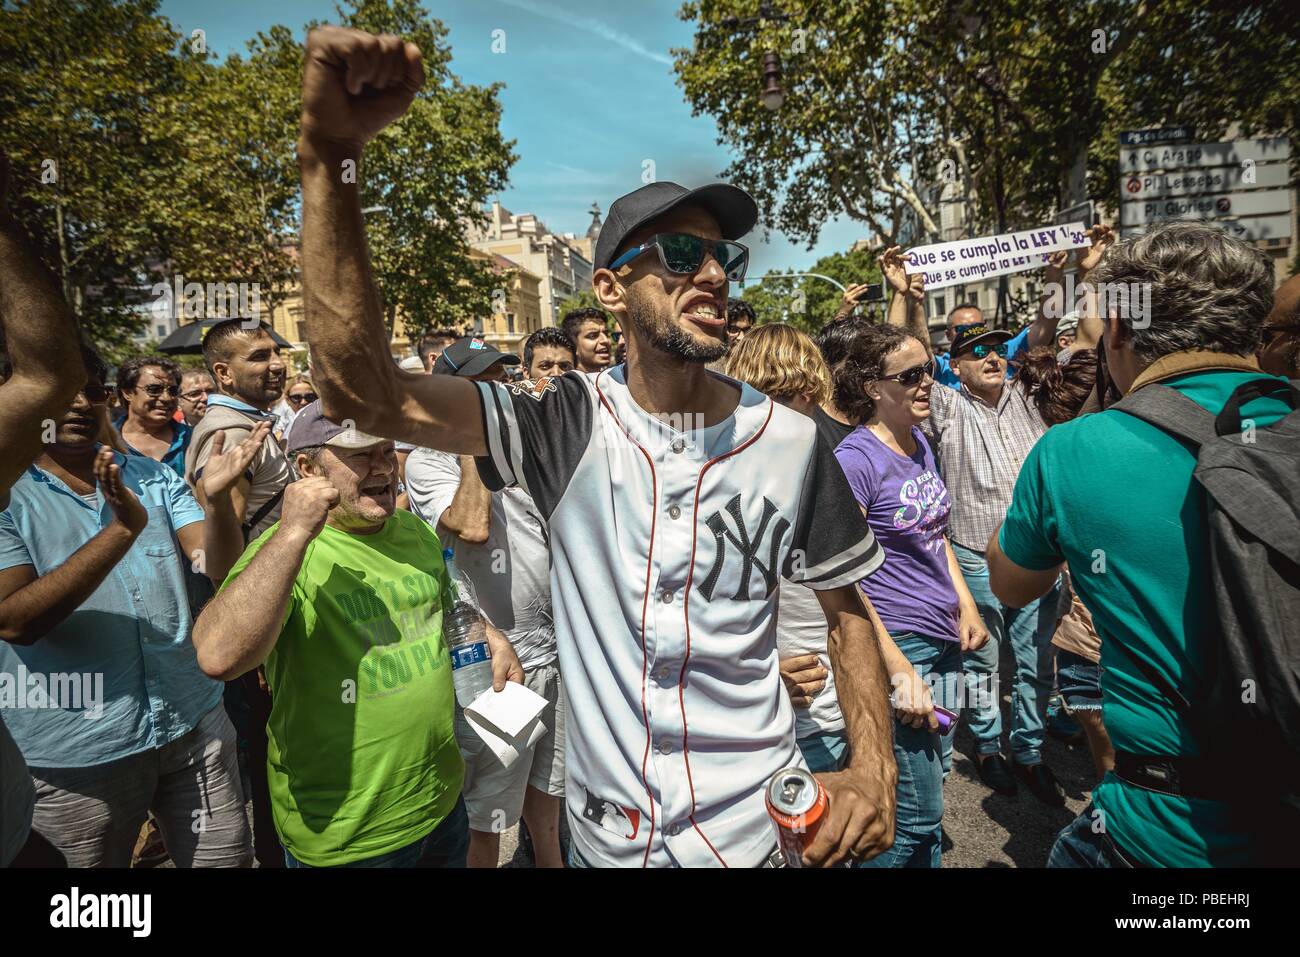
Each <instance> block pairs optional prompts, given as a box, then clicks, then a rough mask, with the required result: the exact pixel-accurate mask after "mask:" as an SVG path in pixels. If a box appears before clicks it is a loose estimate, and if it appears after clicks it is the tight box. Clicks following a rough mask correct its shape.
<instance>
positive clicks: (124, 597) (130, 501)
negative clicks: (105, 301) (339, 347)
mask: <svg viewBox="0 0 1300 957" xmlns="http://www.w3.org/2000/svg"><path fill="white" fill-rule="evenodd" d="M90 360H92V361H89V362H88V366H87V370H86V372H87V382H86V385H85V386H84V387H83V388H82V390H81V392H80V393H78V395H77V397H76V398H75V399H74V400H73V402H72V405H71V408H69V409H68V411H67V412H66V413H65V414H64V415H63V416H62V418H61V419H59V420H58V422H57V424H56V426H55V436H54V442H53V443H51V444H50V445H49V446H47V448H46V450H45V451H44V452H42V453H41V455H40V456H38V457H37V459H36V463H35V464H34V465H33V466H31V467H30V468H29V469H28V470H27V472H26V474H24V475H23V476H22V477H21V478H19V479H18V481H17V482H15V483H14V485H13V488H12V490H11V491H10V501H9V507H8V509H7V510H5V511H4V512H3V513H0V639H3V644H0V709H3V711H4V717H5V723H6V724H7V726H8V728H9V730H10V731H11V732H12V734H13V737H14V740H15V741H16V742H17V744H18V747H19V749H20V750H21V751H22V753H23V756H24V758H25V759H26V761H27V764H28V765H29V767H30V768H31V772H32V776H33V777H34V779H35V783H36V805H35V810H34V815H33V827H34V828H35V829H36V830H38V831H39V832H40V833H41V834H43V835H44V836H45V838H46V839H48V840H49V841H50V842H51V843H52V844H53V845H54V846H55V847H57V848H58V849H59V850H60V851H61V852H62V853H63V855H64V856H65V857H66V859H67V861H68V863H69V864H70V865H72V866H110V867H112V866H118V867H125V866H127V865H128V864H129V863H130V855H131V850H132V847H133V845H134V842H135V838H136V836H137V834H138V833H139V830H140V826H141V825H142V824H143V823H144V820H145V817H146V814H147V812H148V811H150V810H152V811H153V813H154V816H155V818H157V820H158V822H159V824H160V827H161V829H162V832H163V837H164V841H165V842H166V844H167V848H168V851H169V852H170V853H171V856H172V859H173V860H175V861H176V863H177V864H178V865H180V866H190V865H194V864H200V865H209V866H214V865H227V866H239V865H246V864H247V863H248V862H249V860H250V857H251V846H250V841H249V833H248V823H247V820H246V819H245V815H244V799H243V792H242V790H241V788H240V783H239V773H238V767H237V762H236V757H235V737H234V729H233V727H231V725H230V722H229V720H228V719H227V718H226V716H225V713H224V711H223V710H222V708H221V703H220V701H221V691H222V687H221V685H220V684H219V683H218V682H215V681H212V680H210V679H208V678H207V677H205V676H204V675H203V673H202V672H201V671H200V669H199V667H198V663H197V661H196V659H195V653H194V647H193V644H192V643H191V640H190V631H191V627H192V622H191V620H190V610H189V601H188V597H187V592H186V587H185V578H184V566H183V564H182V563H183V562H185V561H187V560H188V558H192V559H193V560H194V566H195V567H196V570H202V571H205V572H206V573H207V574H208V575H209V577H211V578H213V579H215V580H216V581H220V580H222V578H224V576H225V574H226V572H227V571H228V570H229V568H230V567H231V566H232V565H233V564H234V561H235V559H236V558H238V556H239V554H240V552H241V551H242V548H243V536H242V533H241V531H240V527H239V517H238V515H237V514H236V512H235V511H234V508H233V506H232V500H231V496H230V489H231V487H232V486H233V485H234V483H235V481H236V480H237V479H238V478H239V476H240V475H241V474H242V473H243V470H244V468H245V467H246V466H247V464H248V461H249V460H250V459H251V458H252V456H253V454H254V453H255V451H256V448H255V447H256V446H257V445H260V444H261V441H262V440H264V439H265V436H266V434H267V432H268V431H269V426H260V427H259V430H258V434H257V435H255V439H256V441H255V442H248V443H245V445H244V446H241V447H239V448H236V449H233V450H232V451H231V452H229V453H225V452H223V449H222V446H223V445H224V439H223V440H222V441H221V442H220V443H219V444H217V446H216V447H215V448H214V450H213V452H212V455H211V456H210V458H209V461H208V469H207V473H206V475H205V478H204V486H205V488H204V491H205V492H206V496H207V498H206V506H205V507H203V508H201V507H200V506H199V505H198V503H197V502H196V501H195V499H194V496H193V495H192V494H191V492H190V490H189V488H188V487H187V486H186V485H185V484H184V483H183V482H182V481H181V480H180V478H178V477H177V475H176V473H175V472H174V471H173V470H172V469H170V468H168V467H167V466H165V465H162V464H161V463H159V462H155V461H154V460H153V459H149V458H146V457H143V456H135V455H131V456H122V455H118V454H116V453H114V452H113V451H112V450H111V449H109V448H107V447H103V446H100V445H98V443H97V442H96V436H97V432H98V416H97V415H96V410H95V405H97V404H99V403H102V402H104V401H106V399H107V391H106V390H105V388H104V385H103V365H102V363H101V362H99V361H98V358H97V357H94V356H93V354H90ZM187 556H188V558H187Z"/></svg>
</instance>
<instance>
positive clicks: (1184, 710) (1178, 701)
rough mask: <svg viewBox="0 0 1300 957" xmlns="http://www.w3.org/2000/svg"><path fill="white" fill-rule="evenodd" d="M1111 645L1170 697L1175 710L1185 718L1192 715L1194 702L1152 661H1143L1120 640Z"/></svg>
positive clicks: (1161, 691) (1162, 692)
mask: <svg viewBox="0 0 1300 957" xmlns="http://www.w3.org/2000/svg"><path fill="white" fill-rule="evenodd" d="M1109 647H1111V648H1113V649H1115V650H1116V651H1118V652H1119V653H1120V654H1121V655H1123V656H1124V657H1125V658H1127V659H1128V661H1129V662H1130V663H1131V664H1132V665H1133V667H1135V668H1137V670H1138V671H1140V672H1142V677H1144V678H1146V679H1147V681H1149V682H1151V684H1152V686H1153V687H1155V688H1156V690H1158V691H1159V692H1160V693H1161V694H1162V695H1164V696H1165V697H1166V698H1167V699H1169V703H1170V704H1171V705H1173V708H1174V710H1175V711H1177V712H1178V713H1179V714H1180V715H1182V716H1183V717H1184V718H1187V717H1190V715H1191V711H1192V703H1191V702H1190V701H1188V700H1187V697H1186V695H1184V694H1183V693H1182V692H1181V691H1179V690H1178V689H1177V688H1175V687H1174V686H1173V685H1172V684H1170V682H1169V679H1168V678H1166V677H1165V676H1164V675H1162V674H1161V673H1160V672H1158V671H1156V669H1155V668H1154V667H1153V666H1152V665H1151V663H1150V662H1147V661H1143V660H1142V659H1141V658H1139V657H1137V656H1136V655H1134V654H1131V653H1130V652H1129V650H1128V649H1127V648H1125V647H1124V646H1123V645H1122V644H1120V643H1119V642H1118V641H1112V642H1110V643H1109Z"/></svg>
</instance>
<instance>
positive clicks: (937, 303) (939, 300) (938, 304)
mask: <svg viewBox="0 0 1300 957" xmlns="http://www.w3.org/2000/svg"><path fill="white" fill-rule="evenodd" d="M947 313H948V309H947V306H946V305H945V303H944V297H943V296H935V297H934V314H935V315H936V316H943V315H946V314H947Z"/></svg>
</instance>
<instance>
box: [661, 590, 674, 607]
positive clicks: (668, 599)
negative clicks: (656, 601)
mask: <svg viewBox="0 0 1300 957" xmlns="http://www.w3.org/2000/svg"><path fill="white" fill-rule="evenodd" d="M660 597H661V598H663V600H664V604H665V605H671V604H672V603H673V593H672V592H670V591H666V592H664V593H663V595H661V596H660Z"/></svg>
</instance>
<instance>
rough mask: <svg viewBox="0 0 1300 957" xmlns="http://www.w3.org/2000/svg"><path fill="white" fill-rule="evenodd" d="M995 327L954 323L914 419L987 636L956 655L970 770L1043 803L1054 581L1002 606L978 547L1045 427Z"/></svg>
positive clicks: (1057, 797)
mask: <svg viewBox="0 0 1300 957" xmlns="http://www.w3.org/2000/svg"><path fill="white" fill-rule="evenodd" d="M1010 338H1011V333H1010V332H1007V331H1006V330H1005V329H990V328H989V327H988V326H987V325H985V324H984V323H983V322H980V323H973V324H970V325H964V326H958V327H957V328H956V330H955V336H954V339H953V343H952V350H951V352H950V356H951V361H952V365H953V368H954V369H955V370H956V372H957V378H958V379H959V381H960V384H959V386H958V387H957V388H956V389H952V388H949V387H948V386H945V385H942V384H941V383H938V382H936V383H935V385H934V388H933V390H931V392H930V417H929V418H928V419H926V420H925V422H924V423H922V425H921V428H922V430H924V431H925V433H926V436H927V437H928V438H929V439H930V441H931V444H932V445H933V447H934V450H935V453H936V456H937V457H938V459H939V468H940V471H941V472H942V473H943V481H944V484H946V485H947V486H948V491H949V494H950V495H951V497H952V514H951V516H950V517H949V521H950V525H949V528H950V534H951V537H952V548H953V552H954V553H956V555H957V563H958V565H959V566H960V567H961V572H962V576H963V577H964V578H965V579H966V584H967V586H968V587H969V588H970V590H971V594H972V595H973V596H974V597H975V603H976V605H978V606H979V610H980V616H981V617H982V618H983V619H984V623H985V625H987V626H988V629H989V640H988V642H986V643H985V644H984V646H983V647H982V648H980V649H979V650H977V651H968V652H966V653H965V656H964V662H963V664H964V666H965V670H966V692H967V699H966V707H965V708H964V709H963V710H964V712H965V713H966V714H967V715H968V716H969V720H970V729H971V734H972V735H974V737H975V748H976V754H977V758H978V764H979V775H980V780H982V781H983V782H984V783H985V784H987V785H988V786H989V787H991V788H993V789H994V790H995V791H997V792H999V793H1001V794H1014V793H1015V792H1016V788H1017V786H1016V779H1017V778H1019V779H1020V780H1022V781H1024V782H1025V784H1026V786H1027V787H1028V788H1029V790H1030V791H1031V792H1033V794H1034V796H1035V797H1036V798H1038V799H1039V800H1040V801H1042V802H1044V803H1045V804H1050V805H1054V806H1057V807H1059V806H1061V805H1063V804H1064V803H1065V795H1064V792H1063V791H1062V790H1061V786H1060V784H1058V783H1057V781H1056V777H1055V775H1053V774H1052V770H1051V768H1049V767H1048V766H1047V765H1046V764H1044V763H1043V754H1042V747H1043V730H1044V719H1045V716H1046V713H1047V698H1048V695H1049V694H1050V693H1051V690H1052V661H1053V658H1052V645H1051V641H1052V633H1053V631H1055V630H1056V600H1057V594H1058V590H1059V588H1060V585H1059V583H1058V584H1057V585H1056V586H1054V587H1053V588H1052V590H1051V591H1050V592H1049V593H1048V594H1046V595H1044V596H1043V597H1042V598H1040V599H1039V600H1037V601H1034V602H1030V603H1029V604H1028V605H1026V606H1025V607H1024V608H1009V607H1007V606H1006V605H1003V604H1002V602H1000V601H998V599H997V598H996V597H995V596H994V594H993V592H992V590H991V589H990V588H989V568H988V563H987V562H986V561H985V557H984V548H985V545H986V544H987V542H988V540H989V536H990V535H991V534H993V530H994V529H996V528H997V527H998V525H999V524H1000V523H1001V521H1002V517H1003V516H1004V515H1005V514H1006V511H1007V506H1008V505H1010V504H1011V492H1012V490H1013V489H1014V488H1015V484H1016V476H1018V475H1019V474H1020V466H1021V464H1022V463H1023V462H1024V461H1025V457H1026V456H1027V455H1028V454H1029V450H1030V449H1031V448H1033V446H1034V443H1035V442H1037V441H1038V439H1039V437H1040V436H1041V435H1042V434H1043V433H1044V432H1046V431H1047V426H1046V425H1045V424H1044V423H1043V420H1042V417H1041V416H1039V414H1038V409H1037V408H1036V407H1035V405H1034V403H1033V400H1032V399H1031V398H1030V397H1029V395H1028V394H1026V392H1025V390H1024V389H1023V388H1022V387H1021V386H1020V385H1019V384H1018V383H1016V382H1014V381H1009V380H1008V379H1007V377H1006V371H1007V359H1006V354H1007V346H1006V343H1007V340H1008V339H1010ZM1007 642H1009V643H1010V645H1011V653H1012V654H1013V655H1014V657H1015V662H1016V669H1015V682H1014V684H1013V686H1012V689H1011V736H1010V743H1011V765H1010V767H1008V765H1007V761H1006V759H1005V758H1004V757H1003V756H1002V711H1001V707H1000V700H999V699H1000V695H998V694H997V693H996V690H995V689H996V680H997V679H996V675H997V673H998V649H999V648H1001V647H1002V646H1003V645H1004V644H1006V643H1007Z"/></svg>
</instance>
